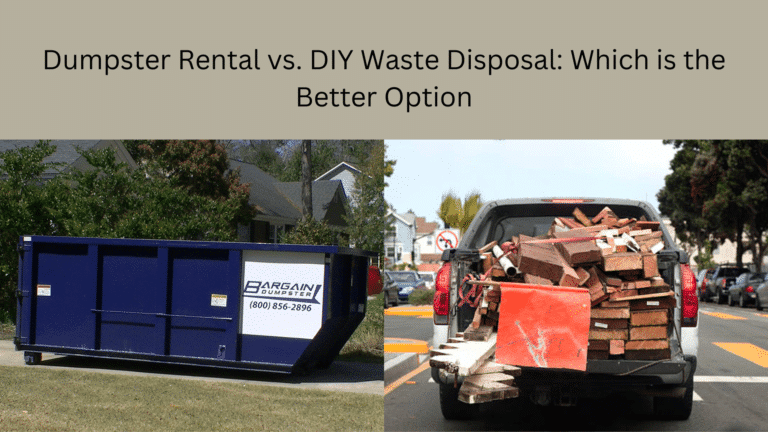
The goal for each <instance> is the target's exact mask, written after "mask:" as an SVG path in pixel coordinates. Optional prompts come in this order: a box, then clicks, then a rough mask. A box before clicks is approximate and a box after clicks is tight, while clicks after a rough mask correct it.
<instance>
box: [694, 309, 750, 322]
mask: <svg viewBox="0 0 768 432" xmlns="http://www.w3.org/2000/svg"><path fill="white" fill-rule="evenodd" d="M699 312H701V313H703V314H704V315H709V316H713V317H715V318H720V319H726V320H745V319H746V318H744V317H740V316H736V315H731V314H727V313H722V312H705V311H699Z"/></svg>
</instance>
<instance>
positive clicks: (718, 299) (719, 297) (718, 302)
mask: <svg viewBox="0 0 768 432" xmlns="http://www.w3.org/2000/svg"><path fill="white" fill-rule="evenodd" d="M715 295H716V296H717V304H723V293H722V292H720V289H718V290H717V292H716V293H715Z"/></svg>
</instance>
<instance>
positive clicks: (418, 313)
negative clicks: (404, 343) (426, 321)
mask: <svg viewBox="0 0 768 432" xmlns="http://www.w3.org/2000/svg"><path fill="white" fill-rule="evenodd" d="M384 315H391V316H414V317H425V318H432V306H425V307H418V308H415V307H414V308H390V309H384Z"/></svg>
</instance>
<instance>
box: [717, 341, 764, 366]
mask: <svg viewBox="0 0 768 432" xmlns="http://www.w3.org/2000/svg"><path fill="white" fill-rule="evenodd" d="M715 345H717V346H719V347H720V348H722V349H724V350H726V351H728V352H730V353H733V354H736V355H737V356H739V357H742V358H745V359H747V360H749V361H751V362H752V363H754V364H756V365H758V366H762V367H764V368H768V351H766V350H764V349H762V348H760V347H757V346H755V345H752V344H751V343H743V342H742V343H735V342H715Z"/></svg>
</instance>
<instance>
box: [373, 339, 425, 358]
mask: <svg viewBox="0 0 768 432" xmlns="http://www.w3.org/2000/svg"><path fill="white" fill-rule="evenodd" d="M387 339H389V340H391V341H396V342H387ZM384 352H388V353H395V352H400V353H417V354H426V353H428V352H429V346H428V345H427V343H426V342H425V341H422V340H417V339H407V338H385V339H384Z"/></svg>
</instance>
